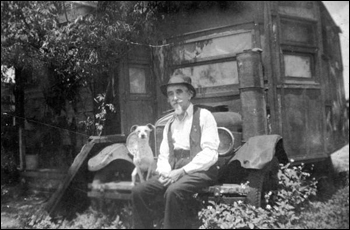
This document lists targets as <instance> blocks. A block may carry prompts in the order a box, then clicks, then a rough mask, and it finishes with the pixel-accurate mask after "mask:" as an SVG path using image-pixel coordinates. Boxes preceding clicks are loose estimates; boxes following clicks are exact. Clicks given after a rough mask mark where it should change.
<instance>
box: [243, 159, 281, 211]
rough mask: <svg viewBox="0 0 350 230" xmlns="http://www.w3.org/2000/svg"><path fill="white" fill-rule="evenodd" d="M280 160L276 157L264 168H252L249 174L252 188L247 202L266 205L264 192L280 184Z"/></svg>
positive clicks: (259, 205)
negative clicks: (278, 175)
mask: <svg viewBox="0 0 350 230" xmlns="http://www.w3.org/2000/svg"><path fill="white" fill-rule="evenodd" d="M278 167H279V166H278V160H277V158H276V157H274V158H273V159H272V160H271V161H270V162H269V163H268V164H267V165H266V166H265V167H264V168H263V169H251V170H249V174H248V181H249V187H250V190H249V192H248V194H247V197H246V202H247V203H248V204H251V205H253V206H255V207H262V206H264V205H265V203H264V202H265V199H264V195H265V194H264V193H265V192H266V191H271V190H276V189H277V186H278V177H277V173H278Z"/></svg>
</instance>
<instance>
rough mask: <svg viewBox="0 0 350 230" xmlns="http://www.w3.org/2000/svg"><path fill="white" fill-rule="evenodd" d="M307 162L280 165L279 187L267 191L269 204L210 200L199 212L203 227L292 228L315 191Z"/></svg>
mask: <svg viewBox="0 0 350 230" xmlns="http://www.w3.org/2000/svg"><path fill="white" fill-rule="evenodd" d="M303 169H304V165H301V166H298V167H290V164H287V165H280V169H279V171H278V178H279V190H278V191H277V193H276V192H272V191H271V192H269V193H267V194H266V195H265V199H266V203H267V205H266V208H265V209H263V208H255V207H254V206H251V205H249V204H244V203H243V202H238V203H237V202H235V203H233V204H232V205H229V204H216V203H215V202H210V203H209V204H208V206H207V208H204V209H202V210H201V211H200V212H199V218H201V220H202V222H203V225H202V226H201V227H200V228H209V229H216V228H224V229H226V228H233V229H234V228H251V229H254V228H291V227H292V226H293V225H296V224H298V223H299V222H300V217H299V214H300V212H301V211H302V210H303V207H304V206H305V205H306V203H307V202H308V199H309V197H310V196H312V195H316V191H317V186H316V184H317V181H316V180H315V179H311V180H310V179H309V177H310V174H309V173H307V172H304V171H303Z"/></svg>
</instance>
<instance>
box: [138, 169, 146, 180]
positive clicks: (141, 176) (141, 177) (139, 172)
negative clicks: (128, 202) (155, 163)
mask: <svg viewBox="0 0 350 230" xmlns="http://www.w3.org/2000/svg"><path fill="white" fill-rule="evenodd" d="M137 173H138V174H139V177H140V181H141V182H145V179H144V178H143V174H142V171H141V169H140V168H139V167H137Z"/></svg>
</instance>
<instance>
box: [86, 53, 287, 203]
mask: <svg viewBox="0 0 350 230" xmlns="http://www.w3.org/2000/svg"><path fill="white" fill-rule="evenodd" d="M259 57H260V51H252V50H250V51H244V52H243V53H241V54H239V55H238V58H237V59H238V63H239V64H238V65H239V71H240V76H242V80H241V81H240V90H241V97H242V100H241V101H242V108H243V110H242V115H241V114H239V113H236V112H230V111H228V110H227V108H225V107H224V106H217V107H212V106H206V105H198V106H202V107H204V108H207V109H208V110H211V111H212V113H213V115H214V117H215V119H216V122H217V125H218V133H219V137H220V146H219V151H218V152H219V160H218V162H219V163H218V167H219V180H218V183H217V185H215V186H211V187H208V188H206V189H205V190H203V191H202V192H201V193H200V194H199V195H202V196H205V197H206V198H209V199H211V200H215V201H217V202H219V201H220V202H229V203H232V202H233V201H235V200H236V201H237V200H245V201H247V202H248V203H250V204H252V205H255V206H257V207H260V206H261V205H262V201H263V199H262V198H263V195H264V192H265V191H271V190H276V189H277V185H278V178H277V172H278V168H279V163H287V162H288V158H287V155H286V153H285V151H284V147H283V139H282V137H281V136H280V135H277V134H264V132H265V130H266V128H267V127H266V125H267V124H268V122H267V119H266V116H265V115H264V114H266V109H265V108H266V105H265V103H264V101H263V98H264V89H263V87H262V85H261V84H262V81H260V80H255V79H261V78H260V77H261V76H259V73H260V72H259V71H258V70H259V68H261V66H260V65H259V63H260V62H256V60H259ZM254 61H255V62H256V63H254ZM243 79H244V80H243ZM246 100H247V101H246ZM248 100H249V101H248ZM172 116H173V112H169V113H168V114H166V115H165V116H163V117H161V118H160V119H158V120H157V121H156V123H155V130H154V139H153V141H154V145H153V146H154V149H153V152H154V157H155V160H157V156H158V155H159V146H160V143H161V140H162V136H163V129H164V126H165V124H166V122H167V121H168V120H169V119H170V118H171V117H172ZM242 117H243V119H242ZM130 135H134V133H130V134H129V136H130ZM128 140H129V138H127V141H126V143H125V144H124V143H114V144H111V145H110V146H107V147H105V148H103V149H102V150H101V151H100V152H98V153H95V155H94V156H93V157H91V158H90V159H89V161H88V169H89V170H90V171H92V172H95V175H94V179H93V181H91V183H89V189H90V191H89V192H88V196H89V197H91V198H109V199H126V200H128V199H130V192H131V188H132V185H131V180H130V175H131V172H132V170H133V167H134V166H133V163H132V157H133V156H132V154H130V151H128V147H129V145H131V144H130V143H128ZM118 161H119V162H118Z"/></svg>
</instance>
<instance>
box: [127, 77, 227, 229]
mask: <svg viewBox="0 0 350 230" xmlns="http://www.w3.org/2000/svg"><path fill="white" fill-rule="evenodd" d="M161 92H162V93H163V94H164V95H165V96H167V98H168V102H169V103H170V105H171V106H172V107H173V108H174V110H175V112H174V116H173V117H172V118H171V119H170V120H169V121H168V123H167V124H166V125H165V128H164V132H163V140H162V143H161V145H160V150H159V151H160V154H159V157H158V162H157V169H156V172H157V173H158V175H157V176H155V177H153V178H151V179H150V180H148V181H146V182H144V183H140V184H138V185H136V186H135V187H134V188H133V190H132V201H133V215H134V216H133V218H134V228H140V229H148V228H152V227H153V220H152V218H151V217H150V211H151V207H152V204H153V203H154V200H155V199H156V198H157V197H158V196H161V197H163V199H164V204H165V207H164V208H165V210H164V228H165V229H168V228H169V229H171V228H177V229H179V228H181V229H185V228H190V227H191V226H188V224H189V223H188V221H185V220H186V218H187V217H188V215H189V213H188V202H187V201H188V199H191V198H192V197H193V194H195V193H197V192H199V191H200V190H201V189H203V188H205V187H208V186H210V185H213V184H214V183H215V182H216V180H217V166H216V162H217V160H218V151H217V150H218V147H219V142H220V141H219V135H218V130H217V124H216V121H215V119H214V117H213V115H212V114H211V113H210V112H209V111H208V110H206V109H203V108H199V107H197V106H194V105H193V104H192V103H191V99H192V98H194V97H195V96H196V90H195V89H194V87H193V86H192V84H191V78H190V77H188V76H185V75H174V76H172V77H171V78H170V80H169V82H168V84H165V85H162V86H161ZM192 199H193V198H192Z"/></svg>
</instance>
